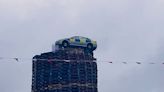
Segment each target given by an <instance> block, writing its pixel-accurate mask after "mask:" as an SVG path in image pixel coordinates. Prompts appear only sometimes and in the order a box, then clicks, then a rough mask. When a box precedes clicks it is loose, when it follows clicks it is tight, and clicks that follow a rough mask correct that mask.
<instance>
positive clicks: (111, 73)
mask: <svg viewBox="0 0 164 92" xmlns="http://www.w3.org/2000/svg"><path fill="white" fill-rule="evenodd" d="M163 4H164V2H163V1H162V0H156V1H154V0H133V1H129V0H124V1H122V0H102V1H99V0H94V1H93V0H90V1H88V0H79V1H75V0H60V1H59V0H48V1H47V0H14V1H12V0H1V1H0V20H1V21H0V25H1V27H0V43H1V46H0V51H1V53H0V56H4V57H32V56H34V55H36V54H40V53H43V52H48V51H51V44H52V43H54V42H55V41H56V40H58V39H61V38H66V37H71V36H74V35H81V36H86V37H89V38H92V39H95V40H97V42H98V48H97V50H96V51H95V57H96V58H98V61H101V60H111V61H116V62H120V61H122V60H124V61H128V62H132V61H143V62H150V61H161V60H163V57H162V56H163V48H162V47H163V39H164V38H163V37H164V32H163V29H164V27H163V25H162V24H163V22H164V19H163V14H164V13H163V9H164V5H163ZM5 62H9V63H1V65H0V67H1V69H0V70H1V71H0V73H1V74H3V75H0V78H1V81H2V82H1V83H0V85H1V88H2V87H3V92H10V91H12V90H15V92H28V91H29V90H30V85H31V63H30V62H31V61H28V62H26V63H14V62H10V60H6V61H5ZM8 67H10V69H9V68H8ZM98 67H99V71H98V72H99V90H100V92H109V91H112V92H122V91H123V92H131V91H133V92H134V90H136V91H137V92H138V91H140V92H145V91H147V92H154V91H155V92H161V91H162V90H163V88H162V87H161V85H164V84H163V81H162V76H163V75H162V72H161V71H163V70H162V69H161V66H158V65H157V66H156V65H155V66H146V65H141V66H138V65H133V64H132V65H131V64H130V65H119V64H115V65H109V64H106V63H101V62H100V63H98ZM21 69H22V70H21ZM18 71H19V72H18ZM145 73H146V75H145ZM6 76H7V77H6ZM11 76H12V78H11ZM136 76H137V77H136ZM160 76H161V77H160ZM7 79H8V80H7ZM6 80H7V81H6ZM151 80H152V82H153V83H154V84H152V83H151ZM17 81H18V82H17ZM11 82H12V83H11ZM15 83H17V85H15ZM158 83H159V84H158ZM7 84H8V85H7ZM23 85H24V86H23ZM8 86H9V87H11V89H9V87H8ZM136 86H139V87H140V88H137V87H136ZM1 88H0V89H1ZM19 88H20V89H19ZM25 90H26V91H25ZM27 90H28V91H27ZM12 92H13V91H12Z"/></svg>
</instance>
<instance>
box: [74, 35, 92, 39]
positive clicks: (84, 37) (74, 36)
mask: <svg viewBox="0 0 164 92" xmlns="http://www.w3.org/2000/svg"><path fill="white" fill-rule="evenodd" d="M76 37H77V38H84V39H89V38H87V37H83V36H73V38H76ZM71 38H72V37H71Z"/></svg>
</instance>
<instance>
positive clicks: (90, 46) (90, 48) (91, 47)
mask: <svg viewBox="0 0 164 92" xmlns="http://www.w3.org/2000/svg"><path fill="white" fill-rule="evenodd" d="M87 49H88V50H90V51H92V50H93V45H92V44H91V43H89V44H88V45H87Z"/></svg>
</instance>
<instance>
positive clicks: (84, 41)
mask: <svg viewBox="0 0 164 92" xmlns="http://www.w3.org/2000/svg"><path fill="white" fill-rule="evenodd" d="M55 44H56V45H59V46H63V47H84V48H88V49H91V50H95V49H96V48H97V42H96V41H93V40H91V39H89V38H86V37H82V36H73V37H70V38H65V39H61V40H58V41H56V43H55Z"/></svg>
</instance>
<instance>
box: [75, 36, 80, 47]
mask: <svg viewBox="0 0 164 92" xmlns="http://www.w3.org/2000/svg"><path fill="white" fill-rule="evenodd" d="M75 45H76V46H79V45H80V38H79V37H75Z"/></svg>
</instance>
